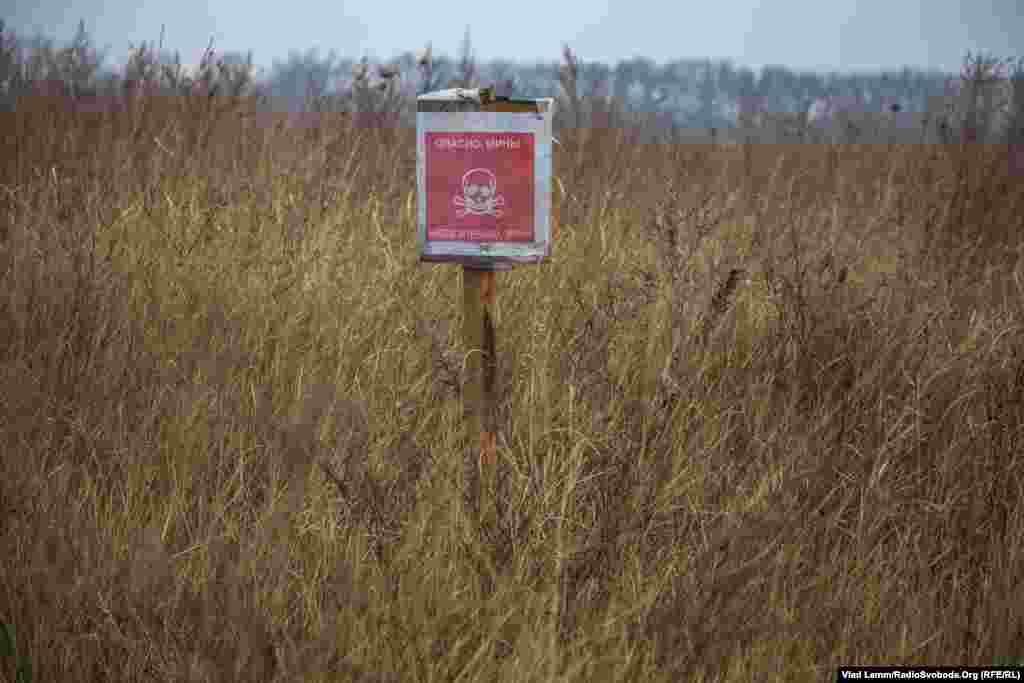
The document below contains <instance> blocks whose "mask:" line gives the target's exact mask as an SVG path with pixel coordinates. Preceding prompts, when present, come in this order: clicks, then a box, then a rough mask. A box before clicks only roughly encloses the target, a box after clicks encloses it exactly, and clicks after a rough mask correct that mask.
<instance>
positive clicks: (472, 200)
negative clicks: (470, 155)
mask: <svg viewBox="0 0 1024 683" xmlns="http://www.w3.org/2000/svg"><path fill="white" fill-rule="evenodd" d="M452 203H453V204H455V206H458V207H459V210H458V211H457V212H456V215H458V217H459V218H464V217H465V216H467V215H468V214H472V215H474V216H494V217H495V218H500V217H501V214H502V213H503V212H502V210H501V209H499V208H498V207H499V206H504V205H505V197H503V196H500V195H498V179H497V178H496V177H495V175H494V172H493V171H489V170H488V169H486V168H473V169H470V170H469V171H466V173H465V175H463V176H462V196H461V197H460V196H458V195H456V196H455V197H454V198H453V199H452Z"/></svg>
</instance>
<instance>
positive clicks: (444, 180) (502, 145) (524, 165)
mask: <svg viewBox="0 0 1024 683" xmlns="http://www.w3.org/2000/svg"><path fill="white" fill-rule="evenodd" d="M426 146H427V158H426V175H427V240H430V241H435V240H436V241H449V240H456V241H462V242H533V241H534V236H533V226H534V203H533V190H534V178H533V134H531V133H497V132H495V133H426Z"/></svg>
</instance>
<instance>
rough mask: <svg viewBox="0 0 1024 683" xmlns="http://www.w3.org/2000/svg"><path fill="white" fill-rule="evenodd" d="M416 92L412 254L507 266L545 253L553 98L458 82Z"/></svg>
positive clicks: (541, 257)
mask: <svg viewBox="0 0 1024 683" xmlns="http://www.w3.org/2000/svg"><path fill="white" fill-rule="evenodd" d="M416 100H417V104H416V235H417V238H418V242H419V248H420V260H421V261H423V262H426V263H460V264H462V265H463V266H466V267H469V268H476V269H484V270H508V269H510V268H512V267H513V266H515V265H517V264H528V263H540V262H541V261H543V260H544V259H546V258H548V257H549V256H550V254H551V179H552V144H553V141H554V137H553V136H552V135H551V131H552V116H553V109H554V100H553V99H552V98H550V97H548V98H540V99H515V98H507V97H496V96H495V95H494V92H493V90H491V89H484V90H464V89H461V88H453V89H449V90H441V91H438V92H433V93H425V94H423V95H420V96H419V97H417V98H416Z"/></svg>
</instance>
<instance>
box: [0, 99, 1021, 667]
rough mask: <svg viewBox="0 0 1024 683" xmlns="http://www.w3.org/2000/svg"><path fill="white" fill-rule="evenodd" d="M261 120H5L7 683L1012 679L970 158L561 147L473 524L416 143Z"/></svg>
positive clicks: (1014, 602)
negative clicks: (421, 222) (1004, 674)
mask: <svg viewBox="0 0 1024 683" xmlns="http://www.w3.org/2000/svg"><path fill="white" fill-rule="evenodd" d="M254 112H255V109H254V107H253V106H252V104H251V103H247V102H246V101H245V100H244V99H242V98H235V99H227V100H225V99H221V98H211V97H208V96H202V95H195V94H186V95H181V96H175V97H151V98H146V97H139V98H137V99H128V100H122V101H120V102H118V103H117V105H116V106H111V107H110V109H109V111H107V112H106V113H104V114H103V115H95V114H88V113H84V112H81V111H78V110H77V109H76V106H75V105H74V104H72V103H70V102H68V101H67V100H66V99H59V98H58V99H47V98H36V99H31V100H26V101H24V102H23V103H22V104H20V105H19V107H18V108H17V110H15V111H14V112H13V113H10V114H4V117H5V118H4V122H3V125H2V126H0V129H2V130H3V131H5V132H4V134H3V136H2V142H0V145H2V150H0V160H2V161H0V183H2V186H3V187H2V196H0V215H2V216H3V219H2V221H3V222H2V225H3V230H2V232H0V292H2V295H0V321H2V322H0V373H2V379H0V386H3V387H4V390H3V392H2V395H0V448H2V453H3V458H2V460H0V467H2V475H0V504H2V512H0V514H2V517H0V537H2V547H3V548H4V552H3V553H2V554H0V579H2V580H0V586H2V589H0V620H2V621H3V622H4V623H5V624H7V625H9V626H13V627H14V632H15V633H16V648H17V652H18V657H20V658H21V659H22V661H28V662H30V663H31V666H32V668H33V674H34V678H33V680H39V681H51V680H53V681H57V680H60V681H67V680H83V681H84V680H147V681H151V680H168V681H171V680H173V681H182V680H195V681H229V680H231V681H234V680H252V681H257V680H259V681H263V680H266V681H272V680H280V681H285V680H287V681H294V680H310V681H314V680H316V681H371V680H379V681H409V680H421V681H428V680H435V681H436V680H480V681H483V680H487V681H496V680H506V681H529V680H538V681H540V680H543V681H551V680H577V681H604V680H608V681H611V680H644V681H648V680H649V681H658V680H664V681H676V680H695V681H699V680H703V681H713V680H718V681H747V680H773V681H774V680H786V681H789V680H792V681H805V680H814V679H817V680H820V679H821V678H823V677H825V676H830V675H832V674H831V671H830V669H832V668H833V667H835V666H837V665H839V664H850V663H859V664H868V663H875V664H881V663H886V664H899V663H917V664H920V663H931V664H992V663H1010V662H1013V663H1017V662H1020V661H1021V658H1024V594H1022V584H1021V582H1020V577H1021V576H1022V575H1024V566H1022V561H1024V548H1022V542H1024V517H1022V514H1021V513H1022V511H1024V508H1022V506H1021V476H1022V475H1021V455H1022V453H1024V436H1022V425H1024V335H1022V333H1021V332H1022V325H1024V304H1022V295H1024V282H1022V276H1024V271H1022V262H1021V243H1022V242H1021V230H1020V229H1021V216H1022V215H1024V204H1022V199H1024V190H1022V185H1021V184H1020V183H1019V179H1018V181H1017V182H1015V181H1014V179H1013V177H1012V176H1011V175H1010V173H1009V166H1008V165H1007V161H1006V150H1005V149H1002V148H995V147H983V146H961V147H959V148H933V147H925V146H914V147H895V146H884V147H883V146H878V147H871V146H861V147H852V146H851V147H838V148H828V147H820V146H811V145H808V146H799V147H793V146H767V145H765V146H752V147H748V148H746V149H740V150H734V149H724V148H716V147H711V146H709V147H698V146H681V145H669V144H649V143H643V142H640V141H638V139H637V138H636V137H635V136H633V134H632V133H631V132H630V131H626V130H617V129H604V130H596V129H593V130H567V131H566V132H565V133H564V135H563V139H562V143H563V146H562V147H561V148H560V150H559V152H558V156H557V159H556V166H557V168H556V172H557V174H558V177H559V182H558V183H556V187H555V197H554V200H555V214H556V226H555V229H556V232H557V239H556V243H555V245H554V256H553V258H552V259H551V260H550V262H548V263H546V264H544V265H541V266H538V267H531V268H520V269H517V270H515V271H514V272H511V273H508V274H503V275H501V276H500V279H499V280H500V281H499V293H498V311H499V320H498V344H499V353H500V359H499V368H500V382H501V389H502V392H503V396H504V397H505V398H504V402H503V404H502V406H501V420H500V435H499V454H500V486H499V492H500V496H499V500H498V523H497V525H496V526H495V527H494V528H483V527H480V526H478V525H477V524H476V522H475V521H474V520H475V517H474V515H473V513H472V511H473V507H474V506H473V501H472V500H471V499H467V496H466V495H465V494H464V491H465V490H466V489H467V486H466V473H465V471H464V468H465V461H466V460H467V459H471V457H472V454H470V453H468V452H467V449H466V446H467V444H466V443H465V438H464V434H463V431H462V429H463V426H462V421H461V409H460V403H459V390H460V386H461V381H462V374H461V373H462V370H461V368H462V362H463V358H464V354H465V352H466V349H464V348H462V347H461V346H460V341H459V339H458V337H457V333H456V331H457V330H458V329H459V315H460V310H461V305H460V300H459V293H460V291H461V288H460V287H459V282H458V280H459V277H460V275H459V271H458V269H457V268H455V267H448V266H437V267H428V266H422V265H419V264H418V263H417V256H416V244H415V237H414V235H415V225H414V220H415V209H414V207H415V195H414V193H415V183H414V177H415V176H414V164H415V161H414V145H413V142H414V140H413V137H412V135H413V134H412V132H411V131H409V130H402V129H387V128H368V127H363V126H357V125H353V124H352V122H351V121H349V120H347V119H339V120H337V121H333V122H331V121H328V120H326V119H323V118H321V119H318V121H319V123H316V124H315V125H313V126H311V127H310V126H303V127H292V126H289V125H288V124H287V123H286V122H281V123H280V124H277V125H273V126H266V125H262V124H260V125H257V123H256V120H257V117H256V114H255V113H254ZM15 663H16V659H15V658H9V659H8V660H5V661H3V662H0V678H2V679H3V680H14V677H15Z"/></svg>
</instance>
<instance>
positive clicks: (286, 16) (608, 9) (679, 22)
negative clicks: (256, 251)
mask: <svg viewBox="0 0 1024 683" xmlns="http://www.w3.org/2000/svg"><path fill="white" fill-rule="evenodd" d="M1022 7H1024V0H817V1H814V0H762V1H761V2H758V1H757V0H717V1H712V2H701V3H697V2H679V1H678V0H675V1H673V0H629V1H628V2H625V1H621V0H618V1H615V2H612V1H611V0H561V1H558V0H555V1H552V0H519V1H518V2H516V3H493V4H492V3H488V2H483V1H481V0H476V1H473V0H447V1H441V2H437V1H435V2H421V3H416V2H413V1H412V0H391V1H390V2H389V1H388V0H359V1H356V0H290V1H288V2H258V1H257V2H253V1H252V0H218V2H216V3H213V2H207V1H206V0H171V1H168V0H0V16H2V17H4V18H6V19H7V20H8V23H9V24H10V25H12V26H13V27H14V28H15V29H16V30H18V31H19V33H28V34H32V33H34V32H36V31H40V32H42V33H43V34H44V35H48V36H51V37H55V38H57V39H58V40H60V41H66V40H67V39H69V38H70V37H71V36H72V35H73V33H74V29H75V26H76V24H77V23H78V20H79V19H84V20H85V23H86V26H87V28H88V29H89V30H90V32H91V33H92V35H93V37H94V38H95V40H96V42H97V44H98V45H99V46H100V47H105V46H107V47H109V48H110V53H109V54H110V60H109V62H108V63H110V64H111V65H114V64H116V63H120V62H122V61H123V59H124V57H125V56H126V54H127V52H128V47H129V43H134V44H138V43H139V42H141V41H143V40H147V41H154V40H157V39H159V37H160V29H161V25H165V26H166V37H165V40H164V44H165V46H167V47H170V48H172V49H175V50H178V51H179V52H181V55H182V61H183V62H185V63H186V64H195V63H196V62H197V61H198V59H199V55H200V54H201V53H202V50H203V48H204V47H205V46H206V44H207V43H208V42H209V40H210V38H211V37H213V38H214V40H215V46H216V47H217V49H219V50H237V51H246V50H250V49H251V50H253V56H254V59H255V61H256V63H257V65H259V66H264V67H267V66H270V64H271V62H272V60H274V59H283V58H284V57H286V56H287V54H288V53H289V51H290V50H294V49H298V50H301V51H305V50H307V49H309V48H312V47H317V48H319V49H320V52H321V54H322V55H326V54H327V52H328V51H330V50H331V49H334V50H336V51H337V52H338V53H339V54H340V55H342V56H345V57H360V56H362V55H364V54H366V55H369V56H370V57H373V58H379V59H387V58H390V57H393V56H395V55H396V54H398V53H400V52H403V51H407V50H415V49H416V48H418V47H420V46H422V45H423V44H425V43H426V42H427V41H428V40H429V41H432V42H433V44H434V50H435V54H436V53H443V54H449V55H454V54H455V53H456V51H457V49H458V46H459V43H460V41H461V39H462V36H463V34H464V32H465V30H466V27H467V26H469V28H470V31H471V35H472V39H473V45H474V48H475V52H476V54H477V56H478V57H479V58H481V59H484V60H488V59H491V58H495V57H501V58H507V59H513V60H519V61H534V60H537V59H542V60H545V61H553V60H556V59H558V57H559V54H560V46H561V44H562V43H563V42H567V43H568V44H569V45H570V46H571V47H572V48H573V49H574V50H575V51H576V52H577V54H578V55H579V56H580V57H581V58H582V59H584V60H587V61H591V60H593V61H604V62H606V63H608V64H614V63H615V62H617V61H618V60H620V59H623V58H630V57H634V56H643V57H649V58H651V59H654V60H655V61H657V62H659V63H663V62H666V61H669V60H672V59H677V58H693V57H711V58H730V59H732V60H733V61H734V62H735V63H736V64H737V65H743V66H750V67H753V68H755V69H756V68H759V67H761V66H763V65H765V64H781V65H784V66H787V67H790V68H793V69H815V70H823V71H824V70H833V69H835V70H839V71H864V70H875V69H881V68H886V69H889V68H893V69H896V68H900V67H903V66H915V67H925V68H936V69H940V70H944V71H956V70H957V69H958V68H959V65H960V62H961V59H962V58H963V56H964V54H965V53H966V51H967V50H973V51H977V50H984V51H987V52H989V53H992V54H995V55H996V56H1017V55H1024V9H1022Z"/></svg>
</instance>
